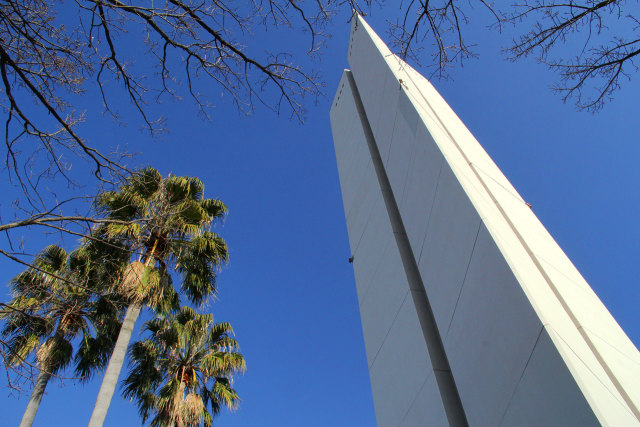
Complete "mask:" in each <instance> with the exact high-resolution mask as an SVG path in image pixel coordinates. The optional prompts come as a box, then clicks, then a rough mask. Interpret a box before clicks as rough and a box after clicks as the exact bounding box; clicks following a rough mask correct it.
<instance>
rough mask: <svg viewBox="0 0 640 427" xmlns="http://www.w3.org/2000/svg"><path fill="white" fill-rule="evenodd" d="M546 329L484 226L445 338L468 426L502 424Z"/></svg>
mask: <svg viewBox="0 0 640 427" xmlns="http://www.w3.org/2000/svg"><path fill="white" fill-rule="evenodd" d="M541 329H542V324H541V322H540V319H539V318H538V316H537V315H536V313H535V312H534V310H533V308H532V307H531V305H530V304H529V302H528V300H527V298H526V296H525V294H524V292H522V289H521V288H520V286H519V285H518V282H517V280H516V278H515V277H514V275H513V273H512V272H511V269H510V268H509V266H508V265H507V263H506V261H505V260H504V258H503V257H502V254H501V253H500V251H499V250H498V247H497V246H496V244H495V242H494V241H493V239H492V238H491V236H490V235H489V233H488V232H487V230H486V228H485V227H484V226H482V227H481V228H480V232H479V234H478V238H477V241H476V244H475V248H474V250H473V255H472V257H471V263H470V264H469V269H468V272H467V276H466V278H465V281H464V285H463V289H462V293H461V294H460V299H459V301H458V304H457V307H456V309H455V313H454V316H453V320H452V322H451V327H450V329H449V333H448V335H447V338H446V341H445V349H446V351H447V355H448V356H449V363H450V365H451V370H452V372H453V376H454V378H455V381H456V385H457V386H458V390H459V392H460V398H461V400H462V404H463V406H464V408H465V412H466V415H467V420H468V421H469V424H470V425H481V426H495V425H498V424H499V423H500V420H501V419H502V415H503V414H504V412H505V410H506V409H507V406H508V404H509V401H510V400H511V396H512V395H513V393H514V391H515V390H516V386H517V385H518V382H519V380H520V377H521V375H522V372H523V371H524V369H525V366H526V365H527V361H528V360H529V357H530V355H531V352H532V351H533V348H534V346H535V343H536V341H537V338H538V335H539V334H540V331H541Z"/></svg>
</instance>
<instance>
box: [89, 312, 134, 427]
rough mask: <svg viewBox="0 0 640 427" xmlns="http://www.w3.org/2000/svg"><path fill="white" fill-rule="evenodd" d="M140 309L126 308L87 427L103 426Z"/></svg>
mask: <svg viewBox="0 0 640 427" xmlns="http://www.w3.org/2000/svg"><path fill="white" fill-rule="evenodd" d="M140 309H141V306H140V304H131V305H129V307H127V313H126V314H125V316H124V320H123V321H122V327H121V328H120V333H119V334H118V340H117V341H116V345H115V347H114V348H113V353H112V354H111V358H110V359H109V365H108V366H107V372H106V373H105V374H104V378H103V379H102V385H101V386H100V391H99V392H98V398H97V399H96V404H95V406H94V407H93V413H92V414H91V419H90V420H89V427H101V426H102V424H104V419H105V418H106V416H107V410H108V409H109V405H110V404H111V398H112V397H113V393H114V391H115V390H116V385H117V384H118V378H119V377H120V371H121V370H122V365H123V364H124V357H125V356H126V354H127V347H128V346H129V341H131V334H132V333H133V327H134V326H135V324H136V320H138V316H139V315H140Z"/></svg>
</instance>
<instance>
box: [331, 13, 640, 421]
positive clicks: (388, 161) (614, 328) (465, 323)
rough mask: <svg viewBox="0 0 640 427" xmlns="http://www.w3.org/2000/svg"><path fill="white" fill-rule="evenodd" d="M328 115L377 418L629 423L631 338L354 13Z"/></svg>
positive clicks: (466, 136)
mask: <svg viewBox="0 0 640 427" xmlns="http://www.w3.org/2000/svg"><path fill="white" fill-rule="evenodd" d="M348 57H349V65H350V67H351V70H345V72H344V74H343V76H342V79H341V81H340V84H339V87H338V91H337V93H336V95H335V98H334V100H333V104H332V107H331V126H332V130H333V138H334V144H335V150H336V157H337V162H338V170H339V173H340V185H341V189H342V196H343V200H344V209H345V216H346V220H347V228H348V231H349V242H350V246H351V251H352V254H353V257H354V258H353V266H354V270H355V277H356V285H357V291H358V300H359V306H360V314H361V319H362V327H363V332H364V338H365V346H366V352H367V359H368V364H369V373H370V378H371V386H372V392H373V398H374V404H375V409H376V417H377V420H378V424H379V425H380V426H417V425H435V426H438V425H467V424H468V425H474V426H497V425H505V426H515V425H518V426H520V425H531V426H561V425H562V426H565V425H572V426H589V425H599V424H602V425H611V426H631V425H640V421H639V419H640V411H639V409H640V353H639V352H638V350H637V349H636V348H635V346H634V345H633V343H631V341H630V340H629V338H628V337H627V336H626V335H625V333H624V332H623V331H622V329H621V328H620V326H619V325H618V324H617V323H616V321H615V320H614V319H613V317H612V316H611V314H610V313H609V312H608V311H607V309H606V308H605V307H604V305H603V304H602V302H601V301H600V300H599V299H598V297H597V296H596V294H595V293H594V292H593V291H592V290H591V288H590V287H589V285H588V284H587V283H586V282H585V280H584V279H583V277H582V276H581V275H580V273H579V272H578V271H577V270H576V268H575V267H574V266H573V264H572V263H571V261H570V260H569V259H568V258H567V256H566V255H565V254H564V252H563V251H562V250H561V249H560V247H559V246H558V245H557V244H556V242H555V241H554V240H553V238H552V237H551V236H550V235H549V233H548V232H547V230H546V229H545V228H544V227H543V225H542V224H541V223H540V221H539V220H538V219H537V218H536V216H535V215H534V214H533V212H532V210H531V209H530V207H529V206H528V205H527V203H525V201H524V200H523V199H522V197H520V195H519V194H518V192H517V191H516V190H515V188H513V186H512V185H511V184H510V183H509V181H508V180H507V179H506V178H505V176H504V175H503V174H502V173H501V172H500V170H499V169H498V167H497V166H496V165H495V164H494V163H493V161H492V160H491V158H490V157H489V156H488V155H487V153H486V152H485V151H484V150H483V149H482V147H481V146H480V144H479V143H478V142H477V141H476V139H475V138H474V137H473V135H472V134H471V133H470V132H469V131H468V130H467V128H466V127H465V126H464V124H463V123H462V122H461V121H460V119H459V118H458V117H457V116H456V114H455V113H454V112H453V111H452V110H451V108H450V107H449V106H448V105H447V103H446V102H445V101H444V100H443V99H442V97H441V96H440V95H439V94H438V93H437V92H436V90H435V89H434V88H433V86H432V85H431V84H430V83H429V82H428V81H427V80H426V79H425V78H424V77H423V76H421V75H420V74H419V73H417V72H416V71H415V70H414V69H412V68H411V67H410V66H409V65H407V64H406V63H404V62H403V61H402V60H400V59H399V58H398V57H396V56H395V55H393V54H392V53H391V52H390V51H389V49H388V48H387V47H386V46H385V45H384V43H383V42H382V41H381V40H380V38H379V37H378V36H377V35H376V34H375V33H374V32H373V31H372V30H371V28H370V27H369V26H368V25H367V23H366V22H365V21H364V20H363V19H362V18H361V17H359V16H356V17H354V19H353V21H352V28H351V36H350V41H349V53H348Z"/></svg>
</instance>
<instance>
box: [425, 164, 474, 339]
mask: <svg viewBox="0 0 640 427" xmlns="http://www.w3.org/2000/svg"><path fill="white" fill-rule="evenodd" d="M479 227H480V218H479V217H478V214H477V213H476V211H475V209H473V206H472V205H471V203H470V202H469V199H468V197H467V196H466V194H465V193H464V191H463V190H462V187H461V186H460V184H459V183H458V181H457V179H456V177H455V176H454V175H453V173H452V172H451V170H450V169H449V167H448V166H447V165H443V166H442V172H441V173H440V178H439V180H438V184H437V190H436V195H435V199H434V204H433V209H432V212H431V215H430V217H429V221H428V226H427V233H426V236H425V238H424V240H423V245H422V246H421V254H420V255H419V258H417V259H418V268H419V269H420V274H421V275H422V280H423V282H424V286H425V290H426V292H427V295H428V297H429V301H430V302H431V307H432V308H433V314H434V316H435V318H436V323H437V325H438V329H439V330H440V335H441V336H442V337H443V338H444V337H446V336H447V333H448V330H449V325H450V324H451V319H452V318H453V313H454V310H455V307H456V303H457V302H458V299H459V297H460V290H461V288H462V284H463V281H464V278H465V275H466V273H467V268H468V266H469V262H470V259H471V254H472V251H473V248H474V244H475V241H476V237H477V235H478V229H479Z"/></svg>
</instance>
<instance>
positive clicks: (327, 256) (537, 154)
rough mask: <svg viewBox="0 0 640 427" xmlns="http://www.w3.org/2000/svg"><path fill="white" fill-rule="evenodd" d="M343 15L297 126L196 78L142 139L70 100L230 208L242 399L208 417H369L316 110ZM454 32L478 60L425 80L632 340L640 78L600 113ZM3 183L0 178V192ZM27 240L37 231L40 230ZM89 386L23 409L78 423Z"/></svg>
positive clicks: (127, 414)
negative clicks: (201, 95)
mask: <svg viewBox="0 0 640 427" xmlns="http://www.w3.org/2000/svg"><path fill="white" fill-rule="evenodd" d="M385 13H386V14H387V15H389V14H392V13H394V11H387V12H385ZM387 15H385V14H383V13H382V12H380V11H378V10H374V11H373V13H372V15H371V16H370V17H368V18H367V19H368V21H369V23H370V24H371V25H372V27H373V28H374V30H376V31H378V32H379V33H380V35H381V36H382V37H383V39H385V40H386V39H387V38H386V36H385V35H384V31H385V29H386V24H385V18H386V17H387ZM346 20H347V16H346V15H344V14H343V15H341V16H340V17H339V18H337V19H336V20H335V21H334V25H333V26H331V27H330V28H328V31H329V32H330V33H331V34H332V35H333V37H332V38H331V39H330V40H328V42H327V47H326V49H325V50H324V52H323V55H322V58H321V60H314V61H313V62H312V63H311V65H312V66H313V67H314V68H316V69H318V70H320V71H321V72H322V76H323V78H324V79H325V81H326V83H327V88H326V93H327V96H326V97H324V98H320V99H319V100H318V102H317V104H314V103H313V102H312V100H308V104H307V107H308V119H307V121H306V123H305V124H304V125H300V124H298V123H296V122H293V121H290V120H288V119H287V118H286V117H277V116H275V115H274V114H272V113H271V112H269V111H266V110H265V109H263V108H258V109H257V111H256V112H255V114H254V115H253V116H251V117H244V116H242V115H240V114H238V113H237V112H236V110H235V109H234V108H233V106H232V105H231V104H230V103H229V101H228V99H227V98H218V97H216V96H215V94H216V93H218V92H219V88H217V87H215V86H211V92H212V94H213V95H212V100H214V101H215V102H216V104H217V108H216V109H215V110H214V113H213V121H212V122H206V121H202V120H199V119H197V118H196V116H197V112H196V110H195V109H194V108H193V105H192V104H191V102H189V101H188V100H186V101H185V102H182V103H178V102H173V101H170V102H166V103H165V104H163V105H162V106H160V107H158V108H159V111H163V112H164V114H165V115H166V116H167V119H168V127H169V128H170V129H171V132H170V133H169V134H168V135H165V136H164V137H163V138H162V139H161V140H155V141H152V140H151V139H150V138H149V137H148V136H147V135H146V134H144V133H142V132H138V131H137V127H136V126H135V125H133V126H131V127H129V128H123V127H119V126H117V125H115V124H113V123H112V122H111V121H110V120H109V119H106V120H105V119H101V118H100V116H99V114H98V113H99V112H100V103H99V99H98V98H97V95H96V94H92V93H89V94H88V95H87V97H88V98H86V102H87V105H88V108H90V111H89V112H88V114H89V115H88V119H89V120H88V124H87V125H86V126H85V128H84V131H85V134H86V135H89V136H91V137H92V138H93V139H92V140H93V141H95V143H96V144H98V145H102V146H105V147H106V146H107V145H108V144H107V143H109V144H116V143H119V144H124V143H126V144H128V146H129V149H130V150H131V151H136V152H141V154H140V155H139V156H138V157H137V159H136V161H137V162H138V163H139V164H150V165H152V166H154V167H156V168H158V169H159V170H160V171H161V172H162V173H163V174H166V173H169V172H172V173H174V174H176V175H195V176H198V177H200V178H201V179H202V180H203V181H204V183H205V186H206V192H205V194H206V196H208V197H217V198H220V199H221V200H223V201H224V202H225V203H226V204H227V205H228V206H229V216H228V219H227V221H226V222H225V223H224V225H223V226H220V227H218V229H217V231H218V232H219V233H220V234H221V235H222V236H223V237H224V238H225V239H226V240H227V243H228V245H229V247H230V251H231V259H230V264H229V267H228V268H226V269H225V270H224V271H223V272H222V274H221V275H220V277H219V282H218V284H219V289H220V294H219V297H218V299H217V301H215V302H214V303H212V304H210V305H209V306H208V308H210V309H211V310H212V311H213V312H214V314H215V316H216V319H217V320H220V321H229V322H231V324H232V325H233V327H234V329H235V331H236V336H237V339H238V341H239V342H240V345H241V349H242V352H243V353H244V355H245V357H246V360H247V372H246V374H245V375H244V376H242V377H239V378H238V379H237V381H236V383H235V385H236V388H237V390H238V392H239V394H240V396H241V397H242V400H243V401H242V404H241V405H240V408H239V410H238V411H237V412H236V413H233V414H227V413H225V414H223V415H222V416H220V417H219V418H218V419H217V420H216V423H217V424H218V425H228V426H327V425H331V426H354V425H358V426H372V425H375V416H374V412H373V404H372V399H371V392H370V388H369V379H368V374H367V369H366V358H365V353H364V343H363V340H362V332H361V327H360V319H359V313H358V307H357V300H356V293H355V285H354V279H353V272H352V268H351V264H349V263H348V262H347V259H348V257H349V255H350V253H349V252H350V251H349V247H348V240H347V230H346V226H345V223H344V213H343V210H342V200H341V195H340V188H339V182H338V175H337V169H336V165H335V156H334V151H333V143H332V139H331V131H330V126H329V116H328V111H329V103H330V100H331V98H332V97H333V91H334V90H335V87H336V85H337V83H338V80H339V78H340V75H341V71H342V69H343V68H347V67H348V65H347V62H346V52H347V37H348V32H349V25H348V24H347V23H346ZM468 30H469V33H468V38H469V40H470V41H473V42H474V43H476V44H478V46H477V47H476V51H477V53H478V54H479V59H477V60H471V61H467V62H466V63H465V65H464V67H462V68H460V67H458V68H456V69H453V70H452V71H451V74H452V79H449V80H446V81H438V80H434V81H433V83H434V85H435V86H436V88H437V89H438V90H439V91H440V92H441V94H442V95H443V97H444V98H445V99H446V100H447V102H449V104H450V105H451V107H452V108H453V109H454V110H455V111H456V112H457V114H458V115H459V116H460V118H461V119H462V120H463V121H464V122H465V124H466V125H467V127H468V128H469V129H470V130H471V131H472V133H473V134H474V135H475V136H476V138H477V139H478V140H479V141H480V143H481V144H482V145H483V146H484V147H485V149H486V150H487V151H488V153H489V154H490V155H491V156H492V157H493V159H494V161H495V162H496V163H497V164H498V166H499V167H500V168H501V169H502V171H503V172H504V173H505V175H506V176H507V178H509V179H510V180H511V182H512V183H513V184H514V186H515V187H516V188H517V189H518V191H519V192H520V194H522V196H523V197H524V198H525V200H527V201H528V202H529V203H530V204H531V205H532V206H533V210H534V212H535V213H536V214H537V215H538V217H539V218H540V219H541V221H542V222H543V224H545V226H546V227H547V228H548V230H549V231H550V232H551V234H552V235H553V236H554V238H555V239H556V240H557V241H558V243H559V244H560V246H561V247H562V248H563V249H564V250H565V252H566V253H567V254H568V256H569V257H570V259H571V260H572V261H573V262H574V264H575V265H576V266H577V268H578V269H579V270H580V271H581V272H582V274H583V275H584V276H585V278H586V279H587V281H588V282H589V283H590V284H591V286H592V287H593V289H594V290H595V292H596V293H597V294H598V295H599V296H600V298H601V299H602V301H603V302H604V303H605V305H606V306H607V307H608V308H609V309H610V311H611V312H612V314H613V316H614V317H615V318H616V319H617V320H618V322H619V323H620V325H621V326H622V327H623V329H624V330H625V331H626V332H627V334H628V335H629V336H630V338H631V339H632V340H633V342H634V343H635V344H636V345H638V344H640V326H639V325H638V321H637V313H638V309H637V307H638V305H639V303H640V288H639V287H638V277H640V262H639V260H640V238H639V237H640V225H639V223H638V221H637V215H638V214H637V212H638V211H639V210H640V192H639V191H638V184H639V183H640V167H638V158H639V157H640V144H639V142H640V141H639V140H638V139H639V135H640V132H639V131H640V121H639V120H638V119H637V116H638V97H637V94H638V93H640V78H639V77H640V76H635V77H636V80H635V81H632V82H630V83H625V85H624V87H623V90H622V91H619V92H617V93H616V97H615V100H614V101H613V102H611V103H609V104H607V105H606V107H605V109H604V110H603V111H601V112H600V113H598V114H595V115H593V114H590V113H584V112H576V111H575V108H574V107H573V105H572V104H563V103H562V102H561V101H560V99H559V98H558V97H557V96H556V95H555V94H553V93H551V91H550V90H549V87H550V85H551V84H552V83H553V81H554V79H555V77H556V76H555V75H553V74H551V73H550V72H549V71H547V70H546V69H545V68H544V67H543V66H542V65H539V64H537V63H535V61H533V60H526V61H521V62H518V63H510V62H506V61H504V60H503V58H502V56H501V54H500V47H501V46H502V45H504V44H506V43H507V42H508V34H503V35H500V34H498V33H496V32H492V31H487V30H485V29H484V28H483V27H482V26H481V25H477V26H472V27H469V28H468ZM257 40H258V38H256V39H254V41H255V42H256V43H260V42H266V41H265V40H267V39H264V40H262V41H257ZM268 41H269V42H271V43H276V47H277V48H280V49H282V50H286V49H287V43H290V42H291V38H290V37H281V38H278V36H277V35H275V36H274V35H272V36H271V37H270V39H269V40H268ZM294 42H296V43H298V42H299V41H297V40H295V41H294ZM264 48H266V46H265V47H264ZM254 49H255V46H254ZM258 50H259V49H258ZM272 50H277V49H276V48H272ZM424 62H425V63H426V62H427V59H425V61H424ZM91 97H93V98H91ZM105 136H107V137H108V138H105ZM88 185H91V184H88ZM7 186H8V184H6V183H5V184H3V189H5V190H3V191H6V192H7V193H6V194H11V192H12V190H10V189H9V188H8V187H7ZM0 213H1V214H2V218H3V219H5V218H8V217H11V215H12V213H11V207H10V205H9V202H8V201H7V198H5V199H4V200H3V201H2V204H1V205H0ZM28 239H30V240H28V241H27V243H28V244H31V245H36V244H41V245H44V244H46V243H45V240H43V239H42V238H41V237H35V236H31V237H28ZM51 239H52V240H53V241H55V236H51ZM46 242H47V243H48V242H51V240H50V241H46ZM70 243H73V241H70ZM0 267H1V270H0V271H2V277H1V279H2V280H3V281H5V282H7V281H8V280H9V279H10V277H12V276H13V275H15V274H16V273H17V272H18V271H20V268H18V267H16V266H15V265H14V264H12V263H10V262H8V261H6V260H4V259H0ZM3 298H6V296H3ZM141 323H142V322H141V321H139V324H141ZM4 384H5V382H4V381H3V385H4ZM98 386H99V381H93V382H91V383H89V384H87V385H85V386H82V385H78V384H75V382H74V381H73V380H66V381H64V387H62V385H61V384H60V383H59V382H58V383H55V382H54V383H52V384H50V385H49V387H48V390H47V391H48V394H47V395H46V396H45V398H44V400H43V403H42V405H41V407H40V411H39V413H38V415H37V417H36V423H35V425H40V426H69V425H84V424H86V422H87V421H88V419H89V415H90V413H91V410H92V407H93V403H94V400H95V396H96V394H97V389H98ZM4 394H5V395H4V396H3V397H2V399H0V413H1V414H2V415H1V417H2V418H1V419H0V421H1V423H2V424H6V425H16V424H17V423H18V420H19V419H20V417H21V415H22V412H23V410H24V408H25V406H26V403H27V398H28V396H26V395H23V396H21V397H20V398H19V399H17V398H15V397H13V396H12V395H11V393H10V392H9V390H6V389H5V393H4ZM138 423H139V418H138V416H137V410H136V407H135V405H134V404H133V403H131V402H128V401H125V400H123V399H121V398H120V397H119V396H116V398H115V399H114V401H113V403H112V406H111V409H110V413H109V414H108V417H107V422H106V425H108V426H119V427H122V426H128V425H137V424H138Z"/></svg>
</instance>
